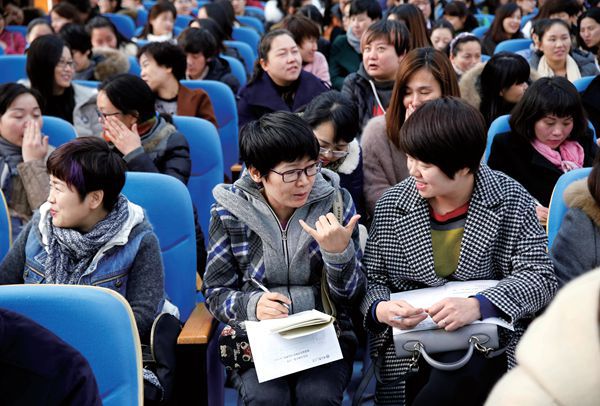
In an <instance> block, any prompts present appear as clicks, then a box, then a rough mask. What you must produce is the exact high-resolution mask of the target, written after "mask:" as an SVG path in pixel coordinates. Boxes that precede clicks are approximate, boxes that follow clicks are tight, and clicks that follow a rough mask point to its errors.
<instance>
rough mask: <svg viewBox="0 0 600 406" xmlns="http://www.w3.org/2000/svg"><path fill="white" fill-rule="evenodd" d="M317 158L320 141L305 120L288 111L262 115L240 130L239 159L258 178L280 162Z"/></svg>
mask: <svg viewBox="0 0 600 406" xmlns="http://www.w3.org/2000/svg"><path fill="white" fill-rule="evenodd" d="M307 157H308V158H309V159H314V160H316V159H318V158H319V142H318V141H317V139H316V138H315V135H314V133H313V131H312V129H311V128H310V126H309V125H308V123H307V122H306V121H304V120H303V119H302V118H300V116H298V115H297V114H294V113H290V112H287V111H279V112H275V113H270V114H265V115H264V116H262V117H261V118H259V119H258V120H255V121H251V122H249V123H248V124H246V125H245V126H244V127H242V130H241V132H240V158H241V159H242V161H244V163H245V164H246V167H247V168H250V167H254V168H256V169H257V170H258V172H259V173H260V174H261V176H266V175H268V174H269V171H270V170H271V169H273V168H275V167H276V166H277V165H279V164H280V163H281V162H294V161H296V160H298V159H303V158H307Z"/></svg>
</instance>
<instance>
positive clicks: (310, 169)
mask: <svg viewBox="0 0 600 406" xmlns="http://www.w3.org/2000/svg"><path fill="white" fill-rule="evenodd" d="M270 172H275V173H276V174H277V175H279V176H281V179H282V180H283V182H284V183H292V182H295V181H297V180H298V179H299V178H300V175H302V172H304V173H305V174H306V176H308V177H309V178H310V177H313V176H315V175H316V174H317V173H319V172H321V162H316V163H314V164H312V165H309V166H307V167H306V168H304V169H292V170H290V171H285V172H277V171H276V170H274V169H271V170H270Z"/></svg>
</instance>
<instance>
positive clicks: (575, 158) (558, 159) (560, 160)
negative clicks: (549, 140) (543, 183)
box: [531, 138, 585, 172]
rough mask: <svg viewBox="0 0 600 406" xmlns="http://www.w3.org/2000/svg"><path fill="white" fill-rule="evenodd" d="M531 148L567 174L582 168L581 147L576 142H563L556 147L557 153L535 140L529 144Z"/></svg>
mask: <svg viewBox="0 0 600 406" xmlns="http://www.w3.org/2000/svg"><path fill="white" fill-rule="evenodd" d="M531 145H532V146H533V148H535V150H536V151H537V152H539V153H540V154H542V156H543V157H544V158H546V159H547V160H548V161H550V162H551V163H552V165H554V166H556V167H557V168H558V169H560V170H562V171H563V172H569V171H571V170H573V169H577V168H581V167H582V166H583V158H584V155H585V154H584V153H583V147H582V146H581V145H579V143H578V142H577V141H568V140H566V141H564V142H563V143H562V144H560V146H559V147H558V151H556V150H554V149H552V148H550V147H549V146H547V145H546V144H544V143H542V142H541V141H539V140H538V139H537V138H536V139H535V140H533V142H532V143H531Z"/></svg>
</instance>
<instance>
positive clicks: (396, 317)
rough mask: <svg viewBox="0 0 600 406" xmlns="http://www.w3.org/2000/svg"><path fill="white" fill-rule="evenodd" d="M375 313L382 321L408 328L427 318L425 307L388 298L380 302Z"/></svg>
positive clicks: (402, 328) (397, 326)
mask: <svg viewBox="0 0 600 406" xmlns="http://www.w3.org/2000/svg"><path fill="white" fill-rule="evenodd" d="M375 315H376V316H377V320H379V322H380V323H385V324H387V325H388V326H392V327H396V328H399V329H401V330H408V329H411V328H413V327H415V326H416V325H417V324H419V323H420V322H422V321H423V320H425V319H426V318H427V313H425V310H424V309H421V308H415V307H412V306H411V305H410V304H408V303H407V302H405V301H404V300H388V301H384V302H379V303H378V304H377V307H376V308H375Z"/></svg>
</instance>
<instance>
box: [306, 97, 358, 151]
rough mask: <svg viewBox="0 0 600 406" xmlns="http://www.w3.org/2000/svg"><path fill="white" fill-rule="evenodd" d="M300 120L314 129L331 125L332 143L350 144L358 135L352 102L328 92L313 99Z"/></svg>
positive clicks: (355, 111) (356, 115) (356, 117)
mask: <svg viewBox="0 0 600 406" xmlns="http://www.w3.org/2000/svg"><path fill="white" fill-rule="evenodd" d="M302 118H303V119H304V120H305V121H306V122H307V123H308V124H309V125H310V126H311V127H312V128H313V129H314V128H316V127H318V126H319V125H321V124H323V123H327V122H330V123H331V124H332V125H333V131H334V142H338V141H339V140H340V139H341V140H344V141H346V142H352V140H354V138H355V137H356V135H357V134H358V130H359V125H358V111H357V108H356V105H355V104H354V102H353V101H352V100H351V99H350V98H349V97H348V96H345V95H343V94H342V93H340V92H338V91H337V90H330V91H328V92H325V93H321V94H320V95H318V96H317V97H315V98H314V99H313V100H312V101H311V102H310V103H309V104H308V106H306V110H304V114H303V116H302Z"/></svg>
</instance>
